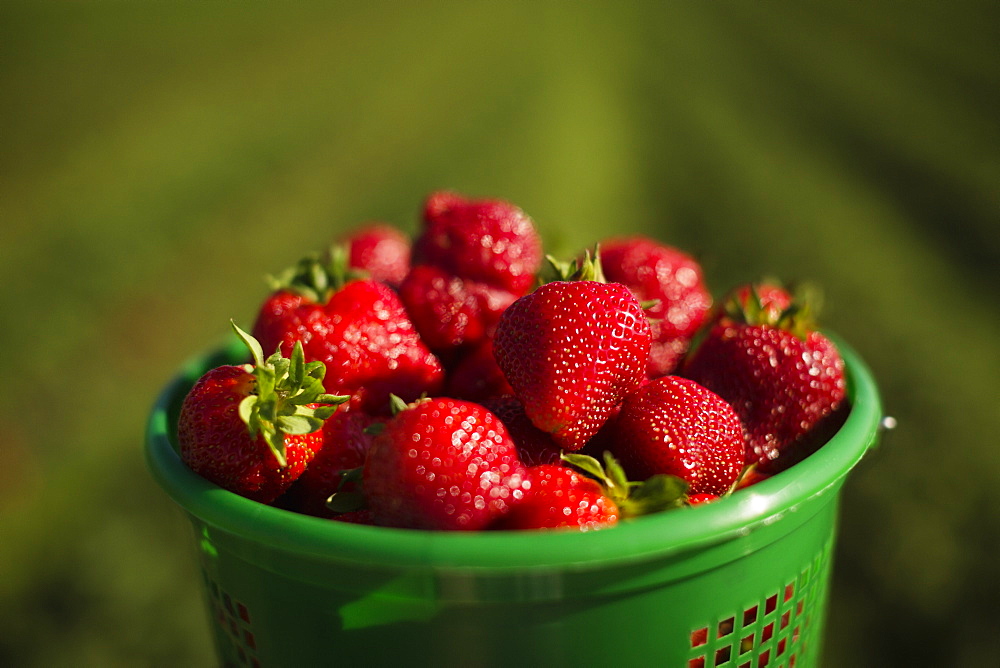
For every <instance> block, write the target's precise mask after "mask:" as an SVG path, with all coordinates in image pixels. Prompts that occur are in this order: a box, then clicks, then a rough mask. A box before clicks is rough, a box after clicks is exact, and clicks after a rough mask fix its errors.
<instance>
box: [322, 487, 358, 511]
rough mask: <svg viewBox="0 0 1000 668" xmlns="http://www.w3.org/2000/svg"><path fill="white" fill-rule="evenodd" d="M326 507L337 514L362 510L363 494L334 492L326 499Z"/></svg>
mask: <svg viewBox="0 0 1000 668" xmlns="http://www.w3.org/2000/svg"><path fill="white" fill-rule="evenodd" d="M326 507H327V509H329V510H330V511H332V512H334V513H337V514H338V515H341V514H343V513H352V512H354V511H356V510H362V509H364V507H365V495H364V494H362V493H361V492H334V493H333V494H331V495H330V498H328V499H327V500H326Z"/></svg>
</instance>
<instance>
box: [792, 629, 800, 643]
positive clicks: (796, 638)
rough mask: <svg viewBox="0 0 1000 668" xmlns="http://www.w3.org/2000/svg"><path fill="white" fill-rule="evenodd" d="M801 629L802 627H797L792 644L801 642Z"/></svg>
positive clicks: (793, 632) (793, 633)
mask: <svg viewBox="0 0 1000 668" xmlns="http://www.w3.org/2000/svg"><path fill="white" fill-rule="evenodd" d="M799 628H800V627H798V626H796V627H795V630H794V631H792V643H797V642H798V641H799Z"/></svg>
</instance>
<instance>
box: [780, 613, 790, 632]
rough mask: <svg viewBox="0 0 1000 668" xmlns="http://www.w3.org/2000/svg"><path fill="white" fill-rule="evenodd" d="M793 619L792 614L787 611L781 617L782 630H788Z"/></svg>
mask: <svg viewBox="0 0 1000 668" xmlns="http://www.w3.org/2000/svg"><path fill="white" fill-rule="evenodd" d="M791 618H792V613H791V612H789V611H785V612H784V613H783V614H782V615H781V628H782V630H784V629H787V628H788V622H789V621H790V620H791Z"/></svg>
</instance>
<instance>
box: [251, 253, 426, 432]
mask: <svg viewBox="0 0 1000 668" xmlns="http://www.w3.org/2000/svg"><path fill="white" fill-rule="evenodd" d="M344 275H345V270H344V269H343V267H336V266H328V265H324V264H322V263H321V262H319V261H317V260H316V259H313V258H306V259H304V260H302V261H301V262H300V263H299V264H298V265H297V267H296V268H295V269H294V270H292V271H290V272H288V273H287V274H286V275H285V276H284V277H283V279H282V280H281V281H279V282H276V285H275V287H276V291H275V292H274V293H272V294H271V295H270V296H269V297H268V298H267V299H266V300H265V301H264V303H263V304H262V305H261V307H260V311H259V313H258V316H257V321H256V323H255V324H254V328H253V333H254V336H255V337H257V338H258V339H259V340H260V342H261V345H262V346H263V347H264V348H265V349H269V350H274V349H275V348H277V347H278V346H280V347H281V350H282V351H285V352H287V351H289V350H291V348H292V346H293V345H294V344H295V342H296V341H300V342H301V343H302V347H303V349H304V350H305V355H306V360H307V361H320V362H323V364H325V365H326V378H325V381H324V382H325V384H326V388H327V390H328V391H330V392H339V393H342V394H351V395H353V397H352V400H351V404H352V406H354V407H356V408H360V409H361V410H364V411H366V412H369V413H372V414H388V412H389V395H390V394H396V395H397V396H399V397H402V398H403V399H404V400H412V399H416V398H417V397H418V396H420V395H421V394H423V393H436V392H438V391H439V390H440V388H441V386H442V384H443V382H444V369H443V367H442V366H441V362H440V360H438V358H437V357H436V356H435V355H434V354H432V353H431V351H430V350H429V349H428V348H427V346H426V345H425V344H424V342H423V341H422V340H421V339H420V336H419V335H418V334H417V331H416V329H414V327H413V323H412V322H410V319H409V318H408V317H407V314H406V310H405V309H404V307H403V304H402V302H401V301H400V300H399V297H398V296H397V295H396V293H395V292H393V290H392V289H391V288H390V287H389V286H387V285H386V284H384V283H381V282H379V281H375V280H371V279H357V280H350V281H345V280H344V278H343V277H344Z"/></svg>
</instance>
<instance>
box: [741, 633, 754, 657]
mask: <svg viewBox="0 0 1000 668" xmlns="http://www.w3.org/2000/svg"><path fill="white" fill-rule="evenodd" d="M752 649H753V634H752V633H751V634H750V635H748V636H743V639H742V640H740V654H746V653H747V652H749V651H750V650H752Z"/></svg>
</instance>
